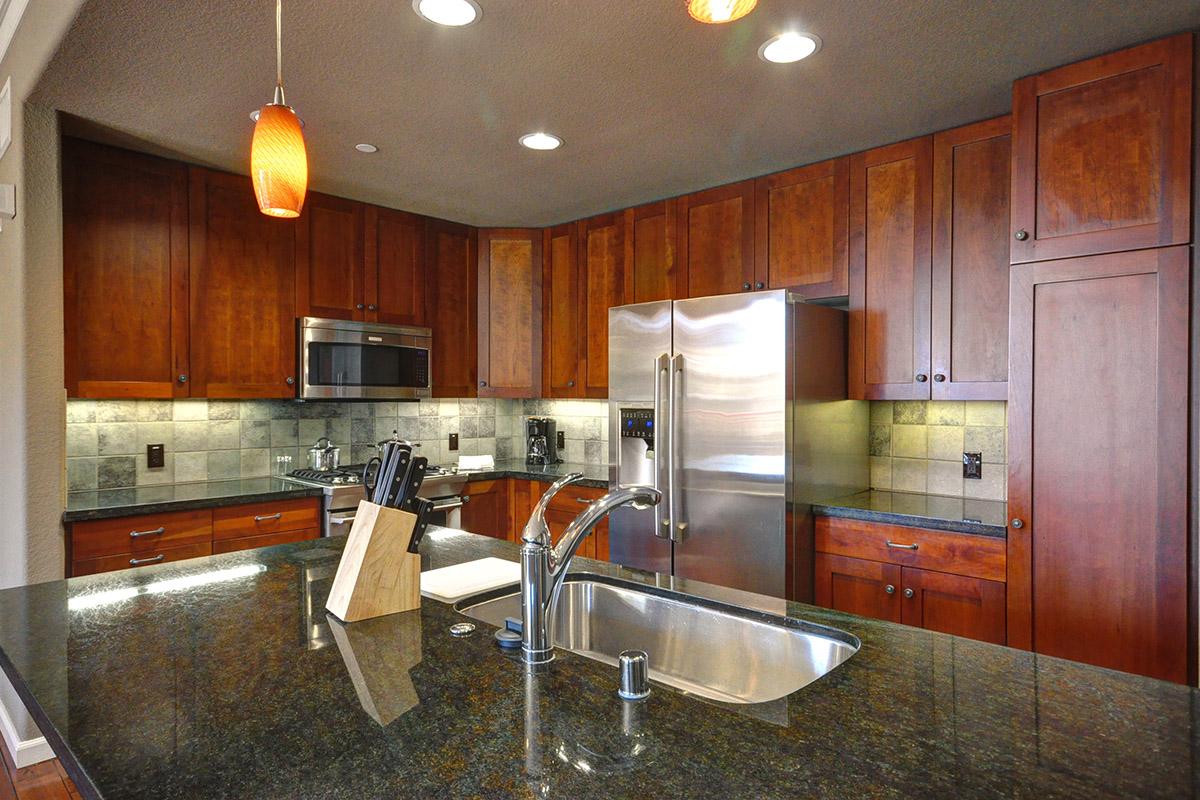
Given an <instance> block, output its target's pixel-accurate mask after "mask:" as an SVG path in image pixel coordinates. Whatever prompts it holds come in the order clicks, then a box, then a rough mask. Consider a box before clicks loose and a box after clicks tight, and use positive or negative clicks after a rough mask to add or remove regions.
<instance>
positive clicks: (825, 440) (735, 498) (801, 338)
mask: <svg viewBox="0 0 1200 800" xmlns="http://www.w3.org/2000/svg"><path fill="white" fill-rule="evenodd" d="M846 324H847V320H846V312H844V311H842V310H840V309H835V308H828V307H824V306H818V305H811V304H807V303H804V302H802V301H801V300H800V299H799V298H797V297H796V296H795V295H790V294H789V293H788V292H786V291H783V290H778V291H768V292H754V293H750V294H735V295H724V296H720V297H702V298H694V299H690V300H677V301H670V300H667V301H662V302H656V303H639V304H637V305H628V306H620V307H617V308H613V309H610V310H609V314H608V336H609V340H608V344H609V348H608V359H609V463H610V464H611V465H612V466H611V468H610V475H609V484H610V486H611V487H616V486H618V485H620V486H628V485H630V484H648V485H652V486H655V487H657V488H658V489H659V490H660V491H662V493H663V500H662V502H661V503H660V504H659V505H658V506H656V507H654V508H652V509H645V510H635V509H632V508H622V509H618V511H617V512H614V513H613V515H612V516H611V518H610V525H609V556H610V559H611V560H612V561H615V562H617V563H620V564H624V565H626V566H631V567H637V568H640V569H646V570H651V571H655V572H660V573H663V574H665V575H671V576H673V577H674V578H689V579H695V580H701V581H705V582H709V583H715V584H719V585H722V586H730V587H734V588H738V589H746V590H749V591H754V592H760V593H763V594H768V595H773V596H776V597H784V596H787V597H790V598H791V599H796V600H811V599H812V585H813V557H812V550H813V520H812V514H811V512H810V505H811V504H812V503H814V502H818V501H820V500H823V499H828V498H830V497H835V496H839V495H844V494H849V493H852V492H856V491H861V490H863V489H866V488H867V485H868V466H867V447H868V445H867V428H868V413H869V412H868V407H867V404H866V403H865V402H862V401H852V400H847V399H846Z"/></svg>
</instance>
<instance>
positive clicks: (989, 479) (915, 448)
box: [870, 400, 1008, 500]
mask: <svg viewBox="0 0 1200 800" xmlns="http://www.w3.org/2000/svg"><path fill="white" fill-rule="evenodd" d="M1007 411H1008V409H1007V404H1006V403H1004V402H1003V401H998V402H991V401H980V400H969V401H948V400H928V401H926V400H897V401H894V402H893V401H880V400H876V401H873V402H872V403H871V430H870V453H871V488H873V489H892V490H895V491H902V492H927V493H929V494H940V495H948V496H952V497H971V498H979V499H984V500H1004V499H1005V497H1006V482H1007V478H1008V468H1007V461H1008V460H1007V457H1006V447H1007V439H1008V420H1007ZM964 452H968V453H982V454H983V477H982V478H981V479H979V480H976V479H965V478H963V469H962V460H963V453H964Z"/></svg>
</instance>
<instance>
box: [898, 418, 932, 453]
mask: <svg viewBox="0 0 1200 800" xmlns="http://www.w3.org/2000/svg"><path fill="white" fill-rule="evenodd" d="M925 430H926V429H925V426H924V425H893V426H892V455H893V456H895V457H897V458H925V457H926V455H927V453H928V443H927V435H926V433H925Z"/></svg>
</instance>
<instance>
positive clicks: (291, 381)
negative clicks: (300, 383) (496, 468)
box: [284, 375, 296, 386]
mask: <svg viewBox="0 0 1200 800" xmlns="http://www.w3.org/2000/svg"><path fill="white" fill-rule="evenodd" d="M284 382H285V383H286V384H287V385H288V386H294V385H295V383H296V379H295V378H293V377H292V376H291V375H289V376H288V377H287V378H286V379H285V381H284Z"/></svg>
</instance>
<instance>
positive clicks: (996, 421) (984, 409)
mask: <svg viewBox="0 0 1200 800" xmlns="http://www.w3.org/2000/svg"><path fill="white" fill-rule="evenodd" d="M1007 405H1008V404H1007V403H1005V402H1004V401H1003V400H974V401H972V402H970V403H967V404H966V423H967V424H968V425H994V426H1000V427H1003V426H1004V412H1005V409H1006V407H1007Z"/></svg>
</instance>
